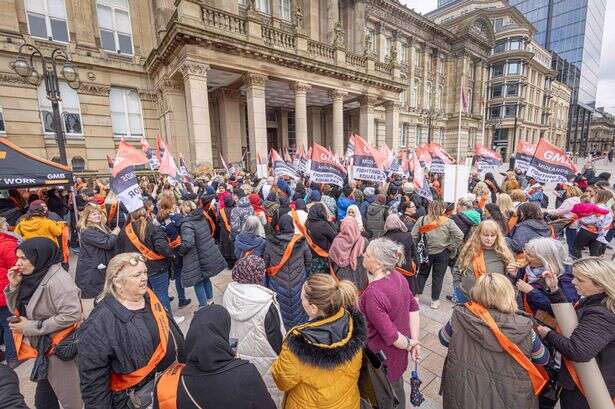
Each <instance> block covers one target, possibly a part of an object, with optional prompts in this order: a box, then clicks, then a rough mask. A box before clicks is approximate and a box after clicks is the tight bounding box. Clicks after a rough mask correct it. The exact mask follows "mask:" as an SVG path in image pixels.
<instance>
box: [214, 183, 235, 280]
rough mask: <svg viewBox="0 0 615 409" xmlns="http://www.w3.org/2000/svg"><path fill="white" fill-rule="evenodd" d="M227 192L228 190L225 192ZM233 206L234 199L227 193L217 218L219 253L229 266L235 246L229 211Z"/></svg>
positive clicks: (231, 262) (232, 262)
mask: <svg viewBox="0 0 615 409" xmlns="http://www.w3.org/2000/svg"><path fill="white" fill-rule="evenodd" d="M227 193H228V192H227ZM234 207H235V201H234V200H233V197H232V196H231V195H230V194H229V195H228V196H225V197H224V207H221V208H220V217H219V218H218V230H219V231H220V245H219V247H220V253H222V256H223V257H224V260H226V264H227V265H228V266H229V268H233V265H235V260H236V258H235V248H234V246H233V237H232V232H233V229H232V227H231V222H230V220H231V212H232V210H233V208H234Z"/></svg>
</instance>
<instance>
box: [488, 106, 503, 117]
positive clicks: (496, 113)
mask: <svg viewBox="0 0 615 409" xmlns="http://www.w3.org/2000/svg"><path fill="white" fill-rule="evenodd" d="M501 114H502V106H501V105H495V106H492V107H491V108H489V118H500V117H501V116H502V115H501Z"/></svg>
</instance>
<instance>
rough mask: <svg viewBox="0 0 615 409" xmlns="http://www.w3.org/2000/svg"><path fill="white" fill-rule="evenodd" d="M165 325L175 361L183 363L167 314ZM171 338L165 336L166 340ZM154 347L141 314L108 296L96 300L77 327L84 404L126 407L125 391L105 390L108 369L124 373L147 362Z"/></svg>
mask: <svg viewBox="0 0 615 409" xmlns="http://www.w3.org/2000/svg"><path fill="white" fill-rule="evenodd" d="M146 297H147V296H146ZM146 302H148V301H147V300H146ZM167 315H168V313H167ZM169 325H170V327H171V331H172V332H173V334H174V337H173V339H174V340H175V342H176V343H177V346H178V348H177V351H178V360H179V361H180V362H184V361H185V359H184V356H183V354H184V352H183V351H184V338H183V335H182V332H181V330H180V329H179V327H178V326H177V324H175V321H173V319H172V318H171V317H169ZM173 339H172V338H171V336H169V341H168V343H169V344H171V343H172V342H173ZM156 346H157V345H154V341H153V339H152V337H151V335H150V332H149V330H148V328H147V325H146V324H145V320H144V319H143V314H142V313H138V312H134V311H130V310H129V309H127V308H125V307H124V306H123V305H122V304H120V303H119V301H117V300H116V299H115V298H113V297H112V296H107V297H105V298H104V299H103V300H102V301H101V302H100V303H98V304H97V305H96V307H95V308H94V310H93V311H92V313H91V314H90V316H89V317H88V319H87V320H85V322H84V323H83V325H82V326H81V333H80V338H79V356H78V359H77V363H78V365H79V378H80V380H81V395H82V398H83V402H84V403H85V407H86V408H87V409H98V408H100V409H103V408H104V409H109V408H114V409H116V408H117V409H125V408H128V402H127V399H128V398H127V395H126V393H125V392H119V393H113V392H111V390H110V389H109V382H110V377H111V372H115V373H121V374H126V373H131V372H134V371H135V370H137V369H139V368H141V367H143V366H145V365H147V362H148V361H149V359H150V357H151V355H152V354H153V353H154V350H155V349H156ZM159 369H160V370H162V369H163V368H159Z"/></svg>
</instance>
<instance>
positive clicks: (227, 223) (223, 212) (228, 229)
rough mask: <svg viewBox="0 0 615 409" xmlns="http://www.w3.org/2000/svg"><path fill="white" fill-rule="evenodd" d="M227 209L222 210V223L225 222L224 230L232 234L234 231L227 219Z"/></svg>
mask: <svg viewBox="0 0 615 409" xmlns="http://www.w3.org/2000/svg"><path fill="white" fill-rule="evenodd" d="M225 209H226V208H225ZM225 209H220V217H222V221H223V222H224V228H225V229H226V231H227V232H229V234H230V232H231V231H232V229H231V225H230V223H229V222H228V217H226V212H225V211H224V210H225Z"/></svg>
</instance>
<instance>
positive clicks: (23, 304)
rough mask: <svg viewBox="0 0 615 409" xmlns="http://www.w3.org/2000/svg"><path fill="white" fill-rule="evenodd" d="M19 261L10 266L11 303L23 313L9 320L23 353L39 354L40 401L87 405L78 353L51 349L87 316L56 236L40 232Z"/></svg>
mask: <svg viewBox="0 0 615 409" xmlns="http://www.w3.org/2000/svg"><path fill="white" fill-rule="evenodd" d="M16 256H17V261H16V264H15V266H13V267H11V268H10V269H9V270H8V279H9V285H8V286H7V287H6V288H5V289H4V295H5V297H6V304H7V307H8V309H9V310H10V311H14V312H15V315H16V316H17V317H19V320H18V322H11V323H9V327H10V329H11V332H12V333H13V339H14V341H15V349H16V351H17V359H19V360H26V359H35V363H34V365H33V368H32V373H31V374H30V379H31V380H32V381H35V382H36V392H35V396H34V401H35V405H36V407H46V405H54V404H56V405H57V402H59V403H60V404H61V405H62V407H63V408H64V409H81V408H82V407H83V401H82V400H81V393H80V392H79V373H78V371H77V364H76V362H75V359H74V356H73V357H64V359H60V358H58V356H57V355H56V354H55V353H53V352H51V353H50V352H49V351H53V349H52V348H54V347H56V346H57V345H59V344H60V343H61V342H62V341H63V340H65V339H67V337H68V336H69V335H70V334H71V333H72V332H73V331H74V330H75V329H76V328H77V327H78V325H79V323H80V321H81V318H82V317H81V305H80V303H79V289H78V288H77V286H76V285H75V282H74V280H73V278H72V277H71V276H70V274H68V272H67V271H65V270H64V269H63V268H62V266H61V265H60V262H61V253H60V249H59V248H58V246H57V245H56V244H55V242H54V241H52V240H50V239H48V238H46V237H34V238H32V239H29V240H25V241H23V242H22V243H21V244H19V246H18V247H17V251H16Z"/></svg>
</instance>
